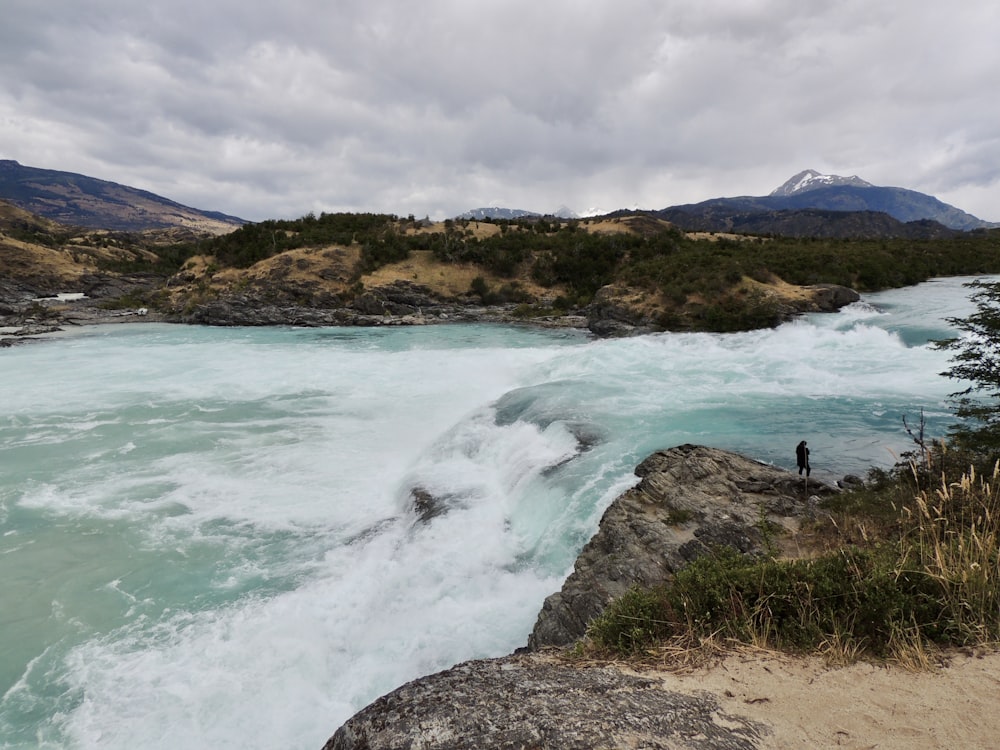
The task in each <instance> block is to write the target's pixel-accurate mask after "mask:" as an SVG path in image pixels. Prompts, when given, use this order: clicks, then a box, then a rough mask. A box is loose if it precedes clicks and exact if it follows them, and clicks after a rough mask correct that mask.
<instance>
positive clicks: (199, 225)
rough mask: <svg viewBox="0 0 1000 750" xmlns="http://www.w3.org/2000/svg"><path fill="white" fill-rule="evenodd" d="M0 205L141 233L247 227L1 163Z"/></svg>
mask: <svg viewBox="0 0 1000 750" xmlns="http://www.w3.org/2000/svg"><path fill="white" fill-rule="evenodd" d="M0 200H5V201H7V202H8V203H12V204H13V205H15V206H17V207H19V208H23V209H24V210H26V211H30V212H31V213H33V214H35V215H37V216H41V217H43V218H46V219H51V220H52V221H57V222H59V223H60V224H66V225H70V226H77V227H84V228H88V229H107V230H113V231H125V232H141V231H145V230H149V229H176V228H182V229H186V230H190V231H192V232H195V233H201V234H216V235H217V234H226V233H228V232H231V231H233V230H234V229H237V228H239V227H240V226H242V225H243V224H246V223H247V222H246V221H245V220H243V219H240V218H238V217H236V216H227V215H226V214H223V213H219V212H217V211H203V210H200V209H197V208H191V207H189V206H182V205H181V204H180V203H176V202H174V201H172V200H168V199H167V198H162V197H160V196H158V195H155V194H154V193H150V192H148V191H146V190H139V189H138V188H133V187H128V186H126V185H119V184H118V183H116V182H108V181H106V180H99V179H97V178H94V177H87V176H85V175H81V174H75V173H73V172H60V171H58V170H54V169H38V168H36V167H26V166H23V165H21V164H19V163H18V162H16V161H13V160H10V159H0Z"/></svg>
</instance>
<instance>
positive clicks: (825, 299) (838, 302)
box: [805, 284, 861, 312]
mask: <svg viewBox="0 0 1000 750" xmlns="http://www.w3.org/2000/svg"><path fill="white" fill-rule="evenodd" d="M805 290H806V291H807V292H811V296H812V306H813V309H814V310H815V311H816V312H836V311H837V310H839V309H840V308H842V307H847V306H848V305H850V304H851V303H853V302H857V301H858V300H859V299H861V295H860V294H858V293H857V292H856V291H854V290H853V289H851V288H850V287H846V286H839V285H837V284H814V285H813V286H807V287H805Z"/></svg>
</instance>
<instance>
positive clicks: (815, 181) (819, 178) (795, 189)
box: [770, 169, 875, 196]
mask: <svg viewBox="0 0 1000 750" xmlns="http://www.w3.org/2000/svg"><path fill="white" fill-rule="evenodd" d="M839 185H850V186H852V187H875V186H874V185H872V184H871V183H870V182H867V181H865V180H862V179H861V178H860V177H858V176H857V175H851V176H850V177H841V176H840V175H837V174H820V173H819V172H817V171H816V170H815V169H805V170H803V171H801V172H799V173H798V174H797V175H795V176H794V177H792V178H791V179H789V180H787V181H786V182H785V183H784V184H783V185H782V186H781V187H779V188H776V189H774V190H772V191H771V193H770V194H771V195H773V196H782V195H797V194H798V193H805V192H807V191H809V190H817V189H819V188H825V187H834V186H839Z"/></svg>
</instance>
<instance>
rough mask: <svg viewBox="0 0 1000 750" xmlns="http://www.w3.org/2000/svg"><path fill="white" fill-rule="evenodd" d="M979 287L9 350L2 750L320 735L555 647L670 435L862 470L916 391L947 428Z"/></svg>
mask: <svg viewBox="0 0 1000 750" xmlns="http://www.w3.org/2000/svg"><path fill="white" fill-rule="evenodd" d="M966 296H967V295H966V290H964V289H963V288H962V286H961V282H960V280H944V281H939V282H935V283H933V284H927V285H921V286H920V287H916V288H913V289H909V290H898V291H895V292H888V293H885V294H883V295H872V296H870V297H868V298H866V299H865V300H864V302H863V303H861V304H858V305H854V306H852V307H850V308H848V309H845V310H844V311H842V312H841V313H839V314H832V315H817V316H809V317H805V318H801V319H799V320H796V321H794V322H792V323H789V324H786V325H783V326H781V327H779V328H777V329H775V330H767V331H755V332H749V333H742V334H728V335H709V334H660V335H651V336H644V337H638V338H631V339H619V340H600V341H598V340H593V339H591V338H589V337H588V336H586V335H585V334H582V333H579V332H566V331H537V330H531V329H526V328H513V327H499V326H439V327H429V328H412V329H286V328H281V329H211V328H190V327H179V326H169V325H161V324H143V325H141V326H120V325H119V326H98V327H93V328H89V329H86V330H84V331H82V332H80V333H78V334H76V335H74V336H66V337H61V338H57V339H54V340H52V341H49V342H47V343H42V344H36V345H32V346H24V347H16V348H13V349H9V350H6V351H4V352H3V354H2V355H0V358H2V362H3V367H4V375H5V385H6V390H7V397H6V398H5V406H6V409H5V413H4V415H3V418H2V421H0V461H2V462H3V467H4V472H3V475H2V478H0V521H2V523H3V533H2V534H0V566H2V568H0V597H2V601H4V602H12V601H14V602H22V604H21V605H20V606H18V607H16V608H8V607H5V608H4V611H3V612H0V630H2V633H3V643H4V650H3V653H2V655H0V696H2V698H0V747H4V748H21V747H52V748H56V747H58V748H64V747H71V748H74V747H79V748H90V747H106V748H126V747H137V746H138V747H143V748H159V747H163V748H166V747H177V746H183V747H192V748H198V747H206V748H207V747H237V746H238V747H240V748H273V747H287V748H315V747H319V746H321V745H322V743H323V742H324V741H325V739H326V737H327V736H328V735H329V734H331V733H332V732H333V730H334V729H336V727H337V725H339V723H341V722H342V721H343V720H344V719H346V718H347V717H348V716H350V715H351V714H352V713H354V712H355V711H356V710H358V709H359V708H361V707H362V706H364V705H366V704H367V703H368V702H370V701H371V700H372V699H374V698H375V697H377V696H378V695H380V694H382V693H384V692H386V691H388V690H391V689H392V688H394V687H396V686H398V685H399V684H401V683H402V682H405V681H407V680H409V679H413V678H415V677H418V676H420V675H422V674H426V673H429V672H433V671H436V670H439V669H444V668H447V667H449V666H451V665H452V664H454V663H456V662H458V661H461V660H464V659H469V658H474V657H483V656H491V655H501V654H505V653H508V652H510V651H511V650H513V649H514V648H516V647H518V646H521V645H523V644H524V643H525V642H526V639H527V635H528V632H529V631H530V629H531V627H532V625H533V623H534V619H535V616H536V614H537V612H538V609H539V607H540V606H541V603H542V601H543V600H544V598H545V596H547V595H548V594H549V593H551V592H552V591H554V590H557V589H558V588H559V586H560V585H561V582H562V580H563V579H564V578H565V576H566V575H567V574H568V572H569V570H570V569H571V567H572V564H573V561H574V559H575V557H576V555H577V554H578V551H579V549H580V548H581V547H582V545H583V544H584V543H585V542H586V540H587V539H588V538H589V537H590V535H592V534H593V532H594V530H595V529H596V527H597V523H598V521H599V519H600V516H601V514H602V512H603V511H604V509H605V508H606V507H607V505H608V504H609V503H610V502H611V501H612V500H613V499H614V497H615V496H617V495H618V494H619V493H620V492H622V491H623V490H624V489H626V488H627V487H629V486H631V485H632V484H634V482H635V481H636V478H635V477H634V475H633V474H632V469H633V468H634V466H635V464H637V463H638V462H639V461H640V460H641V459H642V458H644V457H645V456H646V455H648V454H649V453H650V452H652V451H653V450H656V449H659V448H664V447H669V446H672V445H676V444H680V443H685V442H692V443H704V444H709V445H713V446H715V447H720V448H725V449H730V450H736V451H740V452H743V453H746V454H748V455H751V456H754V457H756V458H759V459H761V460H764V461H767V462H771V463H774V464H776V465H780V466H786V467H791V466H792V465H793V464H794V453H793V449H794V446H795V444H796V443H797V442H798V441H799V440H801V439H808V440H809V443H810V447H811V448H812V449H813V462H814V465H815V471H814V475H816V476H819V477H821V478H824V479H828V480H833V479H836V478H837V477H839V476H842V475H843V474H845V473H864V471H865V470H866V469H867V467H869V466H871V465H882V466H887V465H890V464H891V463H892V462H893V461H894V460H895V458H896V457H897V456H898V455H899V454H900V452H902V451H904V450H907V449H908V447H909V445H910V443H909V438H908V437H907V436H906V434H905V432H904V431H903V429H902V424H901V419H902V417H903V416H904V415H908V416H909V417H911V418H913V419H917V418H919V414H920V412H921V410H922V411H923V413H924V414H925V416H926V417H927V419H928V427H929V431H930V432H931V433H932V434H941V433H942V432H943V430H944V429H945V427H946V425H947V424H948V423H949V421H950V419H951V418H950V414H949V411H948V408H947V405H946V397H947V394H948V393H949V392H951V391H953V390H956V389H957V385H956V384H955V383H951V382H949V381H947V380H946V379H944V378H941V377H939V376H938V375H937V373H939V372H940V371H942V370H943V369H944V368H945V367H946V366H947V355H946V353H944V352H941V351H938V350H936V349H934V348H933V347H931V346H928V345H927V344H926V341H927V339H928V338H934V337H940V336H946V335H948V332H949V329H948V328H947V326H945V325H944V324H943V322H942V316H947V315H962V314H966V313H967V312H968V311H969V309H970V308H969V305H968V303H967V301H965V298H966ZM419 498H422V500H419ZM420 502H424V503H429V504H430V505H429V506H427V507H433V512H427V511H426V507H425V508H424V511H423V512H422V511H421V506H420Z"/></svg>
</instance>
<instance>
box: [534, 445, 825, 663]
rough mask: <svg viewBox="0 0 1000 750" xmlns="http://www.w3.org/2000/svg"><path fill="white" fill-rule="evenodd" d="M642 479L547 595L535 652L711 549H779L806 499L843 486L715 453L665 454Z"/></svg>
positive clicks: (569, 638) (567, 639)
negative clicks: (781, 533) (779, 531)
mask: <svg viewBox="0 0 1000 750" xmlns="http://www.w3.org/2000/svg"><path fill="white" fill-rule="evenodd" d="M635 473H636V474H637V475H638V476H640V477H642V481H641V482H639V484H638V485H636V486H635V487H634V488H632V489H631V490H629V491H628V492H625V493H624V494H623V495H621V496H620V497H619V498H618V499H616V500H615V501H614V503H612V504H611V506H610V507H609V508H608V509H607V511H605V513H604V517H603V518H602V519H601V523H600V527H599V529H598V532H597V534H596V535H595V536H594V537H593V538H592V539H591V540H590V542H588V544H587V546H586V547H584V549H583V552H582V553H581V554H580V556H579V557H578V558H577V561H576V565H575V568H574V570H573V573H572V574H571V575H570V576H569V578H568V579H567V580H566V582H565V584H564V585H563V588H562V590H561V591H559V592H556V593H554V594H552V595H551V596H549V597H548V598H547V599H546V600H545V603H544V605H543V606H542V611H541V612H540V613H539V615H538V620H537V622H536V623H535V628H534V630H533V631H532V633H531V635H530V636H529V638H528V648H529V649H538V648H541V647H543V646H565V645H567V644H570V643H572V642H574V641H575V640H577V639H578V638H580V637H581V636H583V635H584V634H585V633H586V630H587V625H588V623H589V622H590V621H591V620H593V619H594V618H595V617H597V616H598V615H600V614H601V613H602V612H603V611H604V609H605V608H606V607H607V605H608V604H609V603H610V602H611V601H612V600H613V599H615V598H617V597H619V596H621V595H622V594H623V593H625V592H626V591H627V590H628V589H629V587H631V586H632V585H633V584H639V585H641V586H646V587H654V586H657V585H659V584H662V583H664V582H666V581H668V580H669V579H670V577H671V576H672V575H673V574H674V573H675V572H677V571H678V570H679V569H680V568H682V567H683V566H684V565H686V564H687V563H688V562H690V561H691V560H693V559H694V558H696V557H698V556H699V555H701V554H704V553H705V552H706V551H708V550H710V549H711V548H712V547H714V546H718V545H728V546H730V547H733V548H735V549H737V550H739V551H740V552H744V553H747V554H757V553H761V552H764V551H765V550H766V545H767V544H768V543H776V541H777V540H776V537H774V536H773V535H772V534H771V533H770V532H768V533H767V534H765V533H764V532H765V531H766V530H769V529H775V528H780V527H786V528H788V527H792V526H794V519H795V517H797V516H801V515H803V514H806V513H808V512H810V503H809V501H808V498H809V497H810V496H812V495H817V494H824V493H831V492H836V491H837V490H836V488H834V487H831V486H830V485H827V484H824V483H822V482H818V481H816V480H815V479H809V480H808V487H807V486H806V480H805V479H803V478H802V477H799V476H798V475H795V474H791V473H789V472H787V471H785V470H783V469H778V468H775V467H773V466H768V465H766V464H762V463H760V462H758V461H754V460H752V459H749V458H746V457H744V456H740V455H737V454H734V453H728V452H726V451H721V450H716V449H714V448H705V447H701V446H694V445H682V446H680V447H677V448H671V449H670V450H666V451H658V452H657V453H654V454H653V455H651V456H650V457H649V458H647V459H646V460H645V461H643V462H642V463H641V464H639V466H638V467H637V468H636V470H635Z"/></svg>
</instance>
